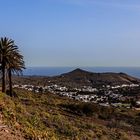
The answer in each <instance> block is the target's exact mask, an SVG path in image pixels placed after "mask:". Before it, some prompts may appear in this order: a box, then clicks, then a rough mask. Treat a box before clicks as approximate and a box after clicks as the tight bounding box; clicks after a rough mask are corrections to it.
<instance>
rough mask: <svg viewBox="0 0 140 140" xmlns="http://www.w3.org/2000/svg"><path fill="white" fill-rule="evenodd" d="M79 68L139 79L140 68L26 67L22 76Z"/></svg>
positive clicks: (56, 73) (43, 74)
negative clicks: (124, 74) (123, 74)
mask: <svg viewBox="0 0 140 140" xmlns="http://www.w3.org/2000/svg"><path fill="white" fill-rule="evenodd" d="M76 68H81V69H83V70H87V71H90V72H97V73H98V72H99V73H100V72H117V73H119V72H123V73H126V74H128V75H131V76H134V77H137V78H140V67H27V68H26V69H25V70H24V71H23V75H28V76H29V75H30V76H33V75H36V76H56V75H61V74H63V73H67V72H70V71H72V70H74V69H76Z"/></svg>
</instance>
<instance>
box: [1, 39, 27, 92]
mask: <svg viewBox="0 0 140 140" xmlns="http://www.w3.org/2000/svg"><path fill="white" fill-rule="evenodd" d="M0 64H1V71H2V92H6V79H5V77H6V72H8V75H9V85H10V87H9V88H10V89H12V86H11V85H12V80H11V76H12V72H13V71H15V72H17V71H18V72H19V71H22V68H23V67H24V61H23V56H22V55H21V54H20V53H19V50H18V47H17V46H16V45H15V44H14V41H13V40H12V39H9V38H6V37H4V38H1V39H0Z"/></svg>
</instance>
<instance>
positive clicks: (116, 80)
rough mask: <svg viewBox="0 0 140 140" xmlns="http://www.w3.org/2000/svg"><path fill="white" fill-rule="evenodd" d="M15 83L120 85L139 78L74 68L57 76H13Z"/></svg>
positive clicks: (138, 80)
mask: <svg viewBox="0 0 140 140" xmlns="http://www.w3.org/2000/svg"><path fill="white" fill-rule="evenodd" d="M14 83H15V84H33V85H44V86H45V85H50V84H58V85H63V86H68V87H81V86H92V87H97V86H102V85H122V84H139V83H140V79H138V78H134V77H132V76H129V75H127V74H125V73H113V72H107V73H93V72H88V71H85V70H82V69H75V70H73V71H71V72H68V73H64V74H62V75H59V76H53V77H45V76H41V77H40V76H22V77H19V78H18V77H14Z"/></svg>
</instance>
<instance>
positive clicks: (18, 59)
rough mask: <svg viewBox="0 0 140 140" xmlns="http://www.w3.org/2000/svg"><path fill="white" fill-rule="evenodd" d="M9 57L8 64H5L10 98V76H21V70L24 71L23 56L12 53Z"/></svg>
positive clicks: (11, 94) (17, 52)
mask: <svg viewBox="0 0 140 140" xmlns="http://www.w3.org/2000/svg"><path fill="white" fill-rule="evenodd" d="M10 57H11V59H10V62H9V63H8V64H7V74H8V78H9V94H10V96H11V97H12V96H13V92H12V74H14V73H15V74H17V75H19V74H21V73H22V70H23V69H25V66H24V61H23V56H22V55H21V54H20V53H19V51H16V52H15V51H14V52H13V53H12V54H11V56H10Z"/></svg>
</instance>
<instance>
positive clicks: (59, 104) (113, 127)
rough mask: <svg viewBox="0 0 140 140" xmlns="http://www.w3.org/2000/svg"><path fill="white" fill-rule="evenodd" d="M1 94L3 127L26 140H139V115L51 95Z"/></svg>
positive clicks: (26, 92) (122, 109)
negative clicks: (17, 132)
mask: <svg viewBox="0 0 140 140" xmlns="http://www.w3.org/2000/svg"><path fill="white" fill-rule="evenodd" d="M15 92H16V97H9V96H8V95H6V94H3V93H0V110H1V114H2V116H3V119H4V123H5V124H6V125H8V126H9V127H10V128H11V129H13V130H15V131H20V132H21V134H22V136H23V137H24V138H25V139H36V140H38V139H42V140H93V139H97V140H140V111H135V110H132V109H125V108H118V109H115V108H111V107H108V108H105V107H101V106H98V105H96V104H91V103H82V102H78V101H74V100H70V99H68V98H65V97H59V96H57V95H53V94H51V93H48V92H47V93H32V92H29V91H25V90H19V89H17V90H15Z"/></svg>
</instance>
